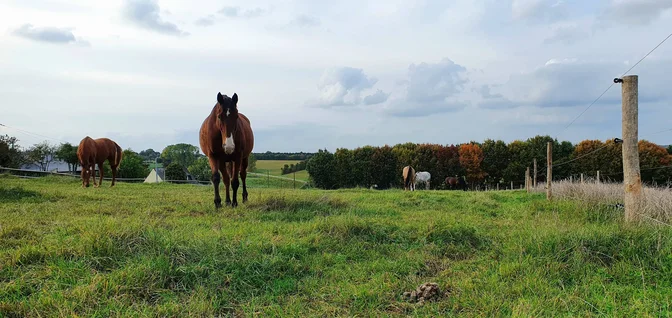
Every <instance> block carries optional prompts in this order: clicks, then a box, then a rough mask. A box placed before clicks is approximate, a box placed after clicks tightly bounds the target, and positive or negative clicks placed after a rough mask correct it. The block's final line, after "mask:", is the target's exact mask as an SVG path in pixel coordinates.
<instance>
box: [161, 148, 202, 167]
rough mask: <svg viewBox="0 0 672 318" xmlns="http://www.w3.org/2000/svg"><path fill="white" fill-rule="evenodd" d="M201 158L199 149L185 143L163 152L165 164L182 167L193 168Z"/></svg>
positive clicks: (162, 156)
mask: <svg viewBox="0 0 672 318" xmlns="http://www.w3.org/2000/svg"><path fill="white" fill-rule="evenodd" d="M200 156H201V155H200V154H199V152H198V147H196V146H194V145H190V144H185V143H180V144H175V145H170V146H168V147H166V148H165V149H163V152H161V158H162V159H164V162H168V163H177V164H179V165H180V166H182V167H189V166H191V165H192V164H194V162H195V161H196V159H198V158H199V157H200Z"/></svg>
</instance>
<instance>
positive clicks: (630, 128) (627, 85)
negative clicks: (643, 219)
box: [614, 75, 642, 222]
mask: <svg viewBox="0 0 672 318" xmlns="http://www.w3.org/2000/svg"><path fill="white" fill-rule="evenodd" d="M614 81H615V82H617V83H618V82H620V83H622V85H621V98H622V102H621V103H622V123H621V125H622V129H623V132H622V134H623V186H624V187H625V200H624V201H625V202H624V205H625V220H626V221H627V222H635V221H638V220H639V216H640V207H641V199H642V179H641V175H640V170H639V150H638V148H637V140H638V138H639V137H638V125H639V123H638V107H639V106H638V103H639V96H638V93H639V92H638V82H639V78H638V76H637V75H628V76H624V77H623V78H622V79H614Z"/></svg>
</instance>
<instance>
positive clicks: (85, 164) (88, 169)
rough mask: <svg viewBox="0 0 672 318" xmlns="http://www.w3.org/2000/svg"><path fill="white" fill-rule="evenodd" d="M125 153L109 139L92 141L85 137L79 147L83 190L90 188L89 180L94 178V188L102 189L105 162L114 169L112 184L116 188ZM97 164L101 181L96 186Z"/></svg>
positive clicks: (78, 154) (78, 156)
mask: <svg viewBox="0 0 672 318" xmlns="http://www.w3.org/2000/svg"><path fill="white" fill-rule="evenodd" d="M122 156H123V152H122V151H121V147H119V145H117V143H116V142H114V141H112V140H110V139H108V138H98V139H92V138H91V137H89V136H86V137H84V139H82V141H80V142H79V147H77V158H78V159H79V164H80V165H81V166H82V188H83V187H88V186H89V178H91V177H93V186H94V187H95V188H97V187H100V186H101V185H102V184H103V164H104V163H105V160H107V162H108V163H109V164H110V168H112V184H111V185H110V187H113V186H114V183H115V181H116V179H117V170H118V169H119V164H120V163H121V157H122ZM96 164H98V170H99V171H100V181H99V182H98V184H96V176H95V172H96Z"/></svg>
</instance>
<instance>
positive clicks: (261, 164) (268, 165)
mask: <svg viewBox="0 0 672 318" xmlns="http://www.w3.org/2000/svg"><path fill="white" fill-rule="evenodd" d="M299 162H300V161H298V160H257V171H256V172H257V173H262V174H265V173H266V171H269V172H270V174H271V175H272V176H283V177H286V178H293V176H292V174H291V173H290V174H286V175H283V174H282V171H281V170H280V169H282V167H284V166H285V165H291V164H296V163H299ZM296 180H302V181H308V171H305V170H302V171H299V172H297V173H296Z"/></svg>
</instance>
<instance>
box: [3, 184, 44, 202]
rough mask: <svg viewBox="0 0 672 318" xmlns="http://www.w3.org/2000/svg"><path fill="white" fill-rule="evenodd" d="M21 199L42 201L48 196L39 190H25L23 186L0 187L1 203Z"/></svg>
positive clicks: (19, 200)
mask: <svg viewBox="0 0 672 318" xmlns="http://www.w3.org/2000/svg"><path fill="white" fill-rule="evenodd" d="M21 201H28V202H42V201H46V198H44V197H43V196H42V195H41V194H40V193H39V192H37V191H32V190H25V189H23V188H22V187H11V188H5V187H0V203H11V202H21Z"/></svg>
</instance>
